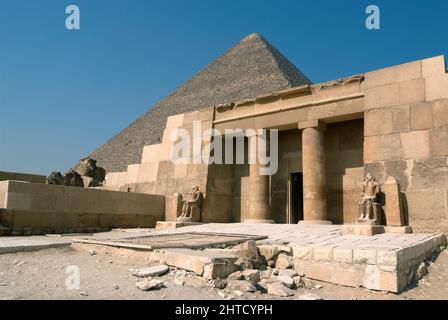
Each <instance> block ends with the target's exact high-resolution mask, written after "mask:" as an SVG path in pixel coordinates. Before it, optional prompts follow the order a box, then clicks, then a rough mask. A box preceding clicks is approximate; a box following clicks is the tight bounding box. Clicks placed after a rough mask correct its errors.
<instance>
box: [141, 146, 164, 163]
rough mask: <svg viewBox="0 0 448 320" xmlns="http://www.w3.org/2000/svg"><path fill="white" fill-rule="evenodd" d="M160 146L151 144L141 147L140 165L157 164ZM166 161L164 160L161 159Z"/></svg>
mask: <svg viewBox="0 0 448 320" xmlns="http://www.w3.org/2000/svg"><path fill="white" fill-rule="evenodd" d="M161 146H162V144H161V143H158V144H152V145H148V146H144V147H143V154H142V163H151V162H158V161H159V160H161V159H160V148H161ZM163 160H166V159H163Z"/></svg>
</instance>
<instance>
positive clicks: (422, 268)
mask: <svg viewBox="0 0 448 320" xmlns="http://www.w3.org/2000/svg"><path fill="white" fill-rule="evenodd" d="M427 274H428V267H427V266H426V264H425V263H424V262H422V263H420V265H419V266H418V268H417V272H416V275H415V276H416V278H417V280H420V279H422V278H423V277H424V276H426V275H427Z"/></svg>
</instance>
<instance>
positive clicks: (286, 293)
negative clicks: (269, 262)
mask: <svg viewBox="0 0 448 320" xmlns="http://www.w3.org/2000/svg"><path fill="white" fill-rule="evenodd" d="M267 291H268V294H270V295H273V296H277V297H290V296H293V295H294V291H292V290H291V289H289V288H287V287H285V286H284V285H283V284H281V283H279V282H274V283H269V284H268V285H267Z"/></svg>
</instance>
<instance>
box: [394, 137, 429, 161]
mask: <svg viewBox="0 0 448 320" xmlns="http://www.w3.org/2000/svg"><path fill="white" fill-rule="evenodd" d="M401 143H402V146H403V153H404V159H421V158H429V157H430V154H431V152H430V148H429V134H428V131H411V132H405V133H402V134H401Z"/></svg>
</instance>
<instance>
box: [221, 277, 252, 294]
mask: <svg viewBox="0 0 448 320" xmlns="http://www.w3.org/2000/svg"><path fill="white" fill-rule="evenodd" d="M227 288H229V290H233V291H241V292H255V291H257V288H256V287H255V286H254V285H253V284H252V283H250V282H249V281H246V280H228V281H227Z"/></svg>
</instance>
